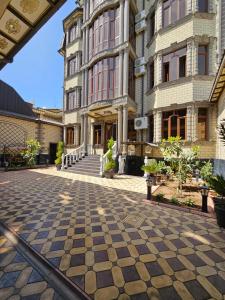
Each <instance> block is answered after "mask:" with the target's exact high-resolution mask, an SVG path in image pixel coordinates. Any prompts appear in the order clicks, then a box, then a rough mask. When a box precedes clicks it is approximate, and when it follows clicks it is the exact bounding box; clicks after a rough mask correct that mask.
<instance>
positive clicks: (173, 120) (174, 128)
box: [162, 109, 186, 140]
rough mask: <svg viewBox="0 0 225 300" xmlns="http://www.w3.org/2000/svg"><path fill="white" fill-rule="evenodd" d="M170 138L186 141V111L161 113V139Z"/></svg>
mask: <svg viewBox="0 0 225 300" xmlns="http://www.w3.org/2000/svg"><path fill="white" fill-rule="evenodd" d="M170 136H174V137H176V136H180V137H181V138H182V139H183V140H185V139H186V109H180V110H175V111H167V112H163V118H162V137H163V138H164V139H167V138H168V137H170Z"/></svg>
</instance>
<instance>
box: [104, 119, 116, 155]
mask: <svg viewBox="0 0 225 300" xmlns="http://www.w3.org/2000/svg"><path fill="white" fill-rule="evenodd" d="M111 137H112V138H113V139H114V141H116V124H113V123H106V124H105V145H104V148H105V149H104V150H105V152H106V150H107V142H108V140H109V139H110V138H111Z"/></svg>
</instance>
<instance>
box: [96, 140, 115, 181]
mask: <svg viewBox="0 0 225 300" xmlns="http://www.w3.org/2000/svg"><path fill="white" fill-rule="evenodd" d="M109 153H110V150H108V151H107V152H106V153H105V154H104V155H101V156H100V176H103V174H104V169H105V165H106V164H107V162H108V161H109V160H108V154H109ZM116 155H117V143H116V142H114V145H113V146H112V158H113V159H114V160H115V159H116Z"/></svg>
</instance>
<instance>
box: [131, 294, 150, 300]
mask: <svg viewBox="0 0 225 300" xmlns="http://www.w3.org/2000/svg"><path fill="white" fill-rule="evenodd" d="M130 299H131V300H149V297H148V294H147V293H141V294H136V295H132V296H131V297H130Z"/></svg>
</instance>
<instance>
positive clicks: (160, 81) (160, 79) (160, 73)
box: [157, 54, 162, 84]
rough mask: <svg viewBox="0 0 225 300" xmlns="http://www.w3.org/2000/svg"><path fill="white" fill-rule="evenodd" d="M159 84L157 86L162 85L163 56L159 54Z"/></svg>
mask: <svg viewBox="0 0 225 300" xmlns="http://www.w3.org/2000/svg"><path fill="white" fill-rule="evenodd" d="M157 79H158V82H157V84H160V83H162V54H158V78H157Z"/></svg>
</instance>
